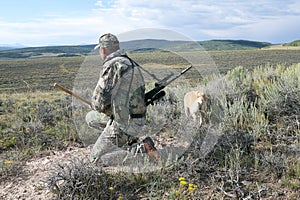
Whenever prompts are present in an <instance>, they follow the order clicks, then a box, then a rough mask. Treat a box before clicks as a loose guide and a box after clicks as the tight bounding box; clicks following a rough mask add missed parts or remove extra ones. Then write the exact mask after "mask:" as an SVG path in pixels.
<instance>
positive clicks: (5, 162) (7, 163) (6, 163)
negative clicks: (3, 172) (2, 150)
mask: <svg viewBox="0 0 300 200" xmlns="http://www.w3.org/2000/svg"><path fill="white" fill-rule="evenodd" d="M13 162H14V161H12V160H7V161H4V165H11V164H13Z"/></svg>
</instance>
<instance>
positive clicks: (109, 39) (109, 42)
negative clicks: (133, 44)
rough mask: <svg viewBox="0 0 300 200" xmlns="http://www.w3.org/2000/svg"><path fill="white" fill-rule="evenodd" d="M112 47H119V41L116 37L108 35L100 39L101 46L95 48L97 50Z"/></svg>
mask: <svg viewBox="0 0 300 200" xmlns="http://www.w3.org/2000/svg"><path fill="white" fill-rule="evenodd" d="M111 46H119V40H118V38H117V37H116V36H115V35H113V34H111V33H106V34H104V35H102V36H101V37H100V38H99V44H98V45H97V46H95V49H98V48H100V47H111Z"/></svg>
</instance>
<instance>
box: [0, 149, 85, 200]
mask: <svg viewBox="0 0 300 200" xmlns="http://www.w3.org/2000/svg"><path fill="white" fill-rule="evenodd" d="M89 152H90V148H89V147H86V148H79V147H69V148H68V149H67V150H66V151H50V152H48V153H47V154H46V155H45V156H44V157H41V158H37V159H31V160H29V161H27V162H26V164H25V166H24V168H23V170H22V172H20V174H18V175H17V176H15V178H14V179H13V180H8V181H5V182H3V183H0V199H5V200H8V199H9V200H16V199H25V200H27V199H28V200H29V199H34V200H44V199H47V200H49V199H51V198H53V197H54V196H53V193H51V192H50V191H49V189H48V188H47V186H46V184H45V182H44V180H45V179H46V178H47V177H48V176H49V173H50V172H51V170H52V169H53V168H54V167H55V166H56V165H57V164H58V163H61V164H62V163H64V162H68V161H69V160H70V159H71V158H72V157H77V158H78V157H82V158H85V157H86V158H88V156H89Z"/></svg>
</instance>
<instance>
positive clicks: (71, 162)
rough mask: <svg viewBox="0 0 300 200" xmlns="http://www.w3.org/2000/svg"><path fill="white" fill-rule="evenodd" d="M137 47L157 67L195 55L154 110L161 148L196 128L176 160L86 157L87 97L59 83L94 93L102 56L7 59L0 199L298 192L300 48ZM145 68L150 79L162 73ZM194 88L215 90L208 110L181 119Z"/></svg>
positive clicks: (0, 125) (177, 65)
mask: <svg viewBox="0 0 300 200" xmlns="http://www.w3.org/2000/svg"><path fill="white" fill-rule="evenodd" d="M129 55H130V56H131V57H132V58H133V59H134V60H136V61H137V62H138V63H139V64H140V65H141V66H143V67H144V68H145V69H146V70H148V71H150V72H151V73H153V74H155V75H157V76H158V77H159V78H163V77H165V76H167V75H169V74H170V73H173V74H174V75H176V74H177V73H179V72H180V71H181V70H182V69H184V68H185V67H187V66H189V65H190V64H191V63H190V62H189V59H192V60H195V63H193V66H194V68H193V69H192V70H190V71H188V72H187V73H186V74H184V75H183V76H182V77H180V78H179V79H178V80H176V81H174V82H172V84H171V85H169V86H167V87H166V90H165V91H166V92H167V95H166V97H165V101H160V102H158V103H157V104H155V105H150V106H149V107H148V111H147V118H148V123H149V126H150V127H151V126H152V127H157V124H159V125H160V126H161V127H160V129H159V130H155V132H152V133H151V134H152V137H153V138H154V140H155V144H156V145H157V146H158V148H161V149H163V148H165V147H168V146H170V145H179V146H180V143H181V138H182V135H181V134H183V133H184V131H183V132H180V131H182V130H185V131H186V132H187V131H191V134H192V136H193V137H192V140H191V142H190V143H189V144H188V145H187V146H184V147H183V146H181V148H184V149H183V150H184V152H183V154H182V155H180V157H178V158H177V160H176V162H173V163H171V164H170V165H166V166H160V168H159V169H157V170H154V171H144V172H143V173H135V172H134V171H129V172H128V171H125V170H124V171H123V170H119V171H115V170H112V169H107V168H96V167H94V166H93V165H92V164H91V163H89V161H88V156H89V150H90V148H91V145H92V144H93V141H94V140H95V138H97V134H100V133H90V132H89V131H90V130H89V129H87V127H84V125H83V121H84V117H85V114H86V113H87V111H88V107H87V106H85V105H84V104H83V103H81V102H78V100H76V99H74V98H72V97H71V96H70V95H68V94H66V93H64V92H63V91H60V90H58V89H56V88H54V87H53V84H54V83H55V82H57V83H60V84H62V85H64V86H65V87H67V88H69V89H71V90H74V91H75V92H77V93H78V94H80V95H81V96H83V97H84V98H87V99H89V98H90V97H91V93H92V91H93V89H94V87H95V84H96V82H95V81H97V77H98V73H99V70H100V68H99V67H98V64H99V65H100V63H99V60H98V58H97V57H95V56H94V55H88V56H70V57H53V56H48V57H46V56H43V57H39V58H26V59H25V58H23V59H21V58H20V59H1V60H0V72H1V73H0V199H2V198H3V199H119V200H121V199H123V200H125V199H180V200H181V199H299V198H300V192H299V191H300V157H299V154H300V50H299V49H297V48H294V49H292V48H288V49H285V48H283V47H281V48H279V47H278V48H276V47H272V48H262V49H254V50H226V51H208V52H205V55H204V54H202V53H199V52H182V53H181V54H174V53H168V52H155V51H154V52H141V53H131V54H129ZM179 55H181V56H179ZM182 55H184V57H182ZM200 56H204V57H203V59H200V58H199V57H200ZM145 79H146V84H147V85H146V88H147V89H148V90H149V89H151V88H152V87H153V85H154V81H153V79H151V77H149V76H145ZM191 90H201V91H203V92H205V94H207V96H208V97H209V100H210V103H209V107H208V110H207V111H206V112H207V118H208V121H207V123H204V124H203V125H202V126H201V127H197V128H193V129H189V128H186V129H182V127H183V126H189V122H187V121H188V120H189V119H186V117H185V115H184V110H183V96H184V94H185V93H186V92H188V91H191ZM78 124H80V126H78ZM78 127H79V128H78ZM179 130H180V131H179ZM86 133H88V134H90V135H89V137H88V138H87V137H86V136H85V134H86Z"/></svg>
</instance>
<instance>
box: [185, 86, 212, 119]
mask: <svg viewBox="0 0 300 200" xmlns="http://www.w3.org/2000/svg"><path fill="white" fill-rule="evenodd" d="M206 101H207V99H206V96H205V94H204V93H203V92H200V91H191V92H188V93H186V94H185V96H184V111H185V114H186V116H187V117H189V116H191V117H192V118H193V121H194V122H195V123H197V121H198V119H197V118H199V125H201V124H202V122H203V120H204V119H205V110H206V107H207V102H206Z"/></svg>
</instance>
